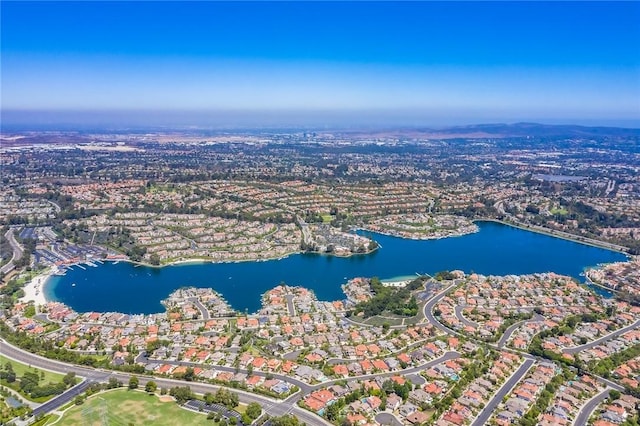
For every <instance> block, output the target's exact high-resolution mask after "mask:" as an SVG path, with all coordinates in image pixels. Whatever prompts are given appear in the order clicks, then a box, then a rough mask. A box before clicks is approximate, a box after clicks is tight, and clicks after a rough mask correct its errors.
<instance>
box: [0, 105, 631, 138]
mask: <svg viewBox="0 0 640 426" xmlns="http://www.w3.org/2000/svg"><path fill="white" fill-rule="evenodd" d="M0 123H1V125H0V132H2V133H11V132H26V131H73V130H78V131H87V130H112V131H126V130H145V129H147V130H157V131H160V130H166V131H171V130H175V131H181V130H184V131H186V130H224V129H229V130H233V129H255V130H260V129H265V130H268V129H295V128H299V129H316V130H370V129H394V128H395V129H398V128H407V129H410V128H428V129H439V128H442V129H444V128H450V127H456V126H473V125H483V124H507V125H509V124H515V123H537V124H546V125H577V126H587V127H620V128H634V129H636V128H640V120H602V119H594V118H591V119H590V118H575V119H566V118H565V119H557V118H550V117H515V116H499V115H494V116H492V115H489V114H486V115H484V116H482V115H466V114H453V113H452V114H442V113H441V112H440V113H438V112H429V111H385V110H376V111H371V110H369V111H354V110H350V111H339V110H334V111H330V110H322V111H292V110H284V111H274V110H266V111H257V110H253V111H246V110H245V111H237V110H236V111H224V110H215V111H211V110H209V111H193V110H192V111H169V110H162V111H158V110H155V111H153V110H146V111H145V110H110V111H95V110H94V111H70V110H62V111H61V110H57V111H51V110H49V111H42V110H40V111H37V110H36V111H33V110H29V111H23V110H3V111H2V112H1V117H0Z"/></svg>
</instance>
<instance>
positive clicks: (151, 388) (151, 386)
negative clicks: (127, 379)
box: [144, 380, 158, 393]
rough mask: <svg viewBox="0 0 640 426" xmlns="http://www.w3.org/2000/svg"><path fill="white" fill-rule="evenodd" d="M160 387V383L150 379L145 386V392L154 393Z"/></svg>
mask: <svg viewBox="0 0 640 426" xmlns="http://www.w3.org/2000/svg"><path fill="white" fill-rule="evenodd" d="M157 389H158V385H157V384H156V382H154V381H153V380H149V381H148V382H147V384H146V386H145V387H144V390H145V392H147V393H154V392H155V391H156V390H157Z"/></svg>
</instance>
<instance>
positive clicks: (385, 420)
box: [375, 413, 402, 426]
mask: <svg viewBox="0 0 640 426" xmlns="http://www.w3.org/2000/svg"><path fill="white" fill-rule="evenodd" d="M375 419H376V422H378V423H380V424H381V425H391V426H402V422H401V421H400V420H398V419H397V418H396V416H394V415H393V414H391V413H378V414H377V415H376V417H375Z"/></svg>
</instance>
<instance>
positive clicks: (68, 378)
mask: <svg viewBox="0 0 640 426" xmlns="http://www.w3.org/2000/svg"><path fill="white" fill-rule="evenodd" d="M62 382H63V383H64V384H65V385H67V386H73V385H75V384H76V383H77V382H78V380H77V379H76V373H74V372H71V371H70V372H68V373H67V374H66V375H65V376H64V377H63V379H62Z"/></svg>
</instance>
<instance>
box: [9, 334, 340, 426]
mask: <svg viewBox="0 0 640 426" xmlns="http://www.w3.org/2000/svg"><path fill="white" fill-rule="evenodd" d="M0 345H1V346H0V347H1V348H2V354H3V355H5V356H7V357H9V358H12V359H14V360H16V361H20V362H22V363H24V364H27V365H31V366H34V367H38V368H43V369H47V370H51V371H54V372H58V373H63V374H65V373H68V372H70V371H72V372H74V373H76V375H78V376H82V377H86V378H87V379H88V380H86V381H84V382H83V383H86V385H85V386H87V387H88V386H89V385H90V382H91V381H94V382H104V381H106V380H107V379H108V378H109V377H114V378H116V379H117V380H119V381H121V382H122V383H125V384H126V383H128V381H129V378H130V377H131V376H132V375H131V374H127V373H120V372H110V371H109V372H107V371H104V370H99V369H98V370H97V369H93V368H87V367H80V366H76V365H72V364H66V363H63V362H60V361H55V360H51V359H47V358H44V357H41V356H39V355H35V354H32V353H30V352H26V351H23V350H21V349H20V348H17V347H15V346H13V345H11V344H9V343H7V342H5V341H0ZM137 377H138V378H139V382H140V386H144V385H146V383H147V382H148V381H150V380H153V381H154V382H156V384H157V385H158V386H159V387H161V388H170V387H173V386H185V385H187V386H190V387H191V390H192V391H193V392H195V393H199V394H203V393H206V392H215V391H216V390H217V389H218V388H219V387H220V386H214V385H210V384H207V383H201V382H185V381H181V380H175V379H164V378H158V377H150V376H142V375H137ZM78 386H79V385H78ZM76 389H78V387H77V386H76V387H75V388H72V389H70V390H68V391H67V392H65V394H63V395H66V397H67V399H66V401H69V400H71V399H73V398H75V396H76V395H77V394H78V393H81V392H83V391H84V390H82V391H80V392H77V391H76ZM76 392H77V393H76ZM234 392H237V393H238V396H239V398H240V402H243V403H247V404H248V403H251V402H257V403H259V404H260V405H261V406H262V407H263V409H265V410H267V411H268V412H269V413H270V414H271V415H275V416H281V415H284V414H288V413H292V414H294V415H295V416H296V417H297V418H299V419H301V420H303V421H304V422H305V423H307V424H308V425H323V426H324V425H328V424H329V423H327V422H326V421H325V420H324V419H322V418H320V417H319V416H317V415H315V414H313V413H310V412H308V411H306V410H304V409H302V408H300V407H298V406H297V405H295V404H294V402H295V401H277V400H274V399H272V398H268V397H265V396H262V395H257V394H252V393H249V392H243V391H241V390H237V389H234ZM299 393H300V392H299ZM299 393H298V394H299ZM52 401H53V400H52ZM52 401H49V402H52ZM58 401H61V399H60V400H58ZM64 403H65V402H59V405H62V404H64ZM54 405H55V404H53V403H52V404H50V405H49V406H47V407H45V408H42V409H41V410H40V411H39V412H44V411H42V410H45V409H47V410H52V409H55V408H56V407H57V406H59V405H56V406H54ZM43 406H44V404H43Z"/></svg>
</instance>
